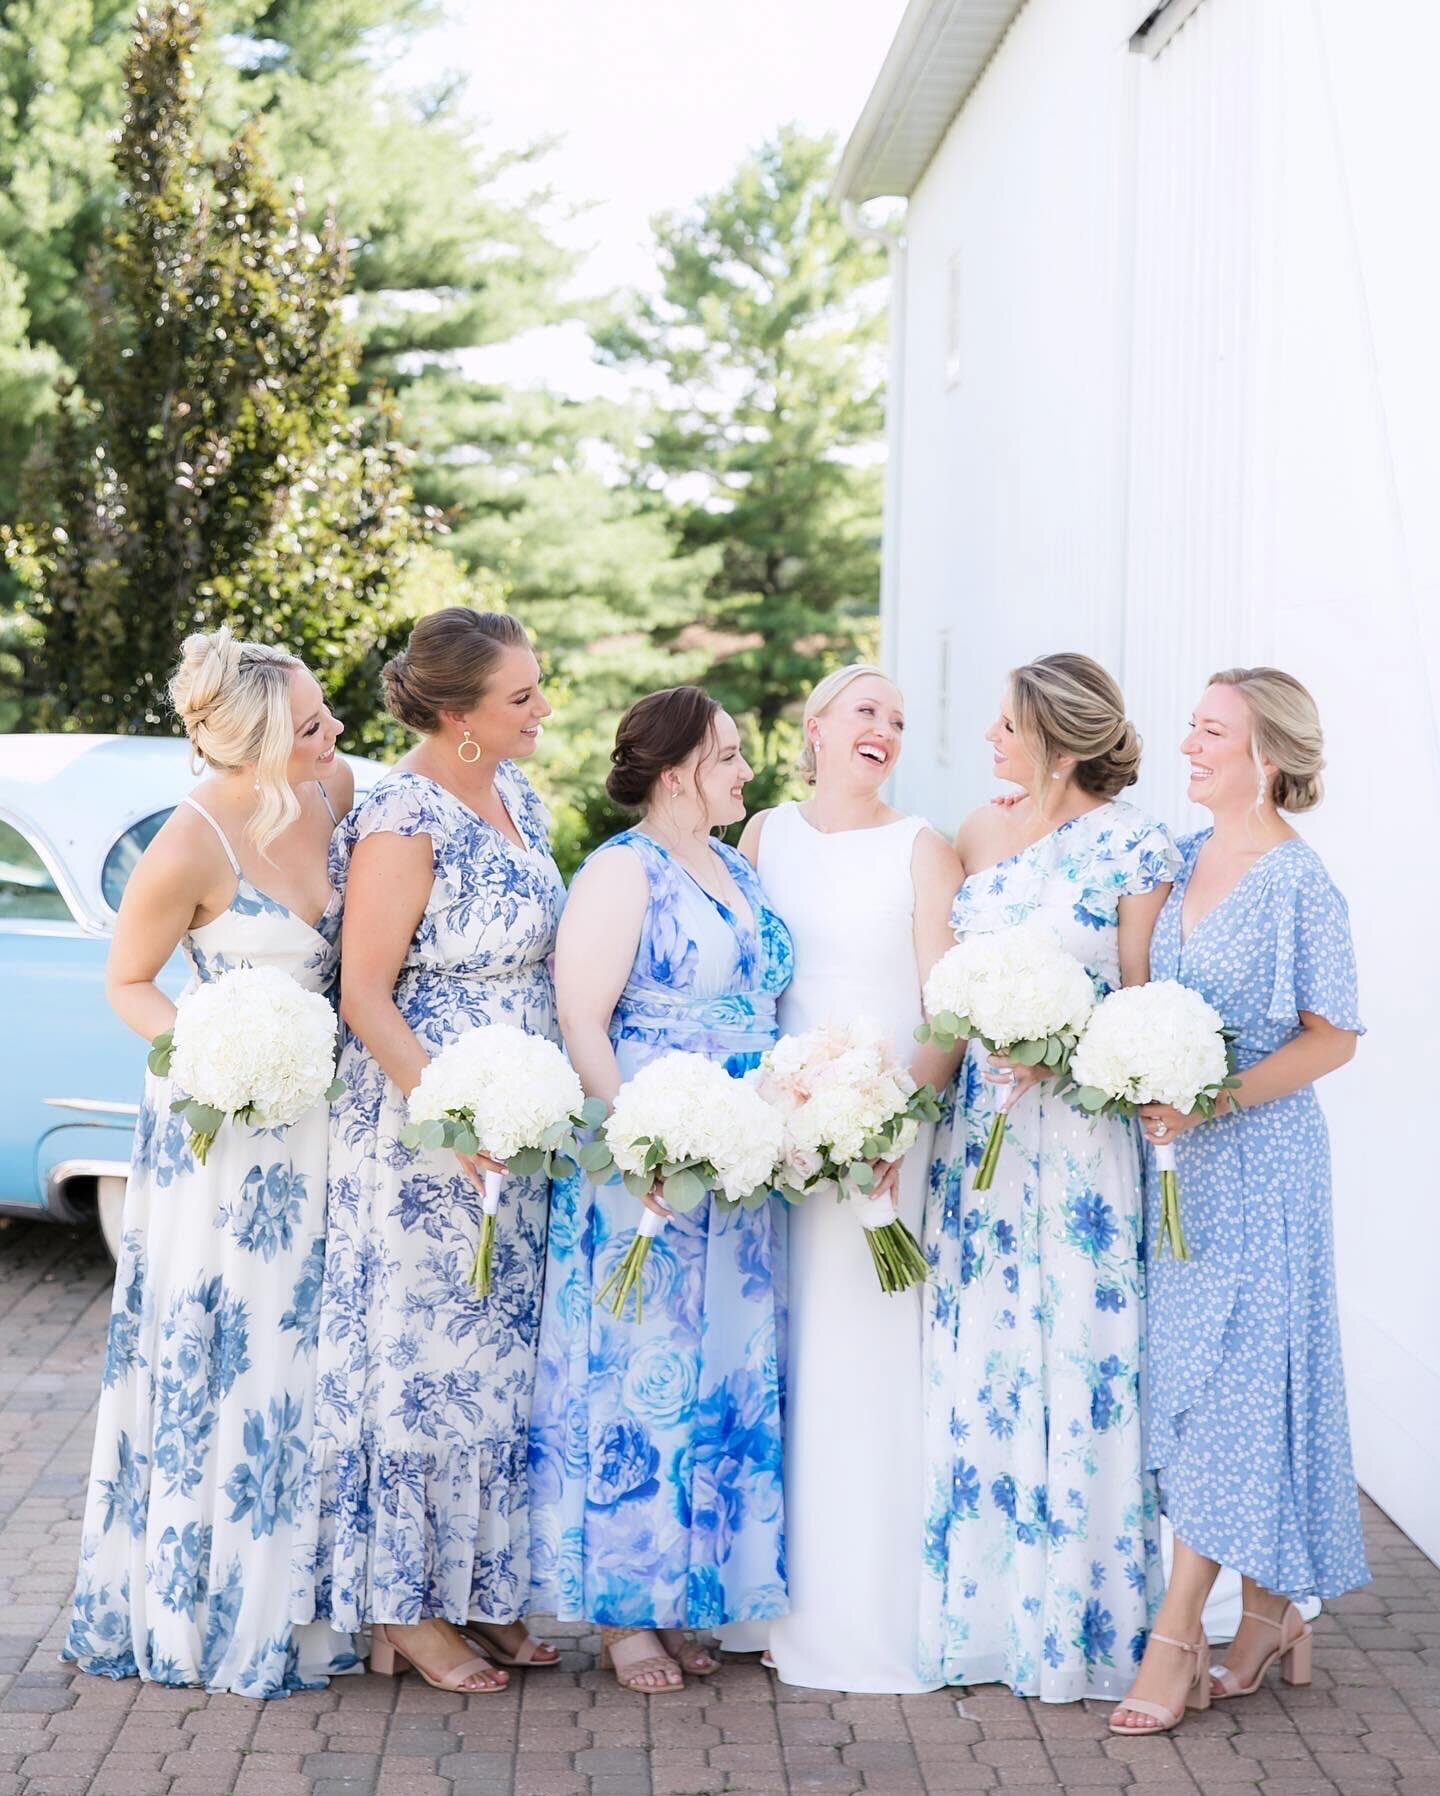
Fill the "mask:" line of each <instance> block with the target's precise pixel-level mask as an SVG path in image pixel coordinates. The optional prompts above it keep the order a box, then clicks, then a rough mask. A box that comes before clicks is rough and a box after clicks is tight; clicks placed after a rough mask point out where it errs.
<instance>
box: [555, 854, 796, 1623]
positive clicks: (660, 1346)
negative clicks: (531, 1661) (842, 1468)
mask: <svg viewBox="0 0 1440 1796" xmlns="http://www.w3.org/2000/svg"><path fill="white" fill-rule="evenodd" d="M597 852H598V853H600V854H635V855H638V856H639V857H640V860H641V861H642V863H643V865H644V867H645V871H646V875H647V877H648V879H649V882H650V907H649V910H648V912H647V914H646V918H645V924H644V928H643V931H642V934H641V938H640V944H639V947H638V949H637V950H636V955H635V963H634V967H633V969H632V971H631V974H630V978H629V981H628V982H627V984H626V986H625V990H624V992H623V994H622V995H621V998H620V1002H619V1004H618V1005H617V1007H616V1010H615V1015H614V1019H613V1021H612V1023H611V1027H610V1039H611V1042H612V1043H613V1044H614V1048H615V1054H616V1058H617V1060H618V1061H619V1065H620V1073H621V1077H622V1078H628V1077H629V1076H630V1075H632V1074H633V1073H635V1072H637V1071H638V1070H639V1069H640V1068H641V1067H642V1066H644V1065H645V1063H646V1062H647V1061H649V1060H652V1059H654V1058H655V1057H656V1056H657V1055H659V1054H662V1053H665V1052H666V1051H668V1050H670V1049H675V1048H683V1049H685V1050H687V1051H688V1052H691V1053H696V1054H706V1055H709V1056H710V1057H711V1058H712V1059H718V1060H723V1061H724V1063H725V1065H726V1067H727V1069H728V1070H729V1071H730V1072H732V1073H735V1074H739V1073H742V1072H745V1071H747V1070H748V1069H749V1068H750V1067H752V1066H754V1065H755V1064H756V1062H757V1061H758V1059H759V1057H760V1055H761V1054H762V1053H763V1052H764V1050H765V1049H766V1048H767V1047H769V1046H770V1044H771V1042H773V1041H774V1039H775V1035H776V1027H775V1007H776V1000H777V999H778V997H779V994H780V993H781V992H782V991H783V990H784V988H785V986H786V984H787V983H788V982H789V979H790V974H791V971H792V967H793V958H794V957H793V951H792V948H791V944H790V936H789V932H788V931H787V929H786V928H785V925H784V924H783V923H782V922H781V921H780V919H779V917H777V916H776V915H775V914H774V912H773V911H771V910H770V908H769V906H768V905H767V903H766V901H765V895H764V892H763V891H762V890H761V887H760V882H759V879H758V878H757V877H756V874H755V872H754V870H753V868H752V867H751V866H750V863H749V862H748V861H747V860H745V859H744V857H743V856H742V855H740V854H738V853H737V852H736V851H735V850H734V849H732V848H729V847H727V846H726V845H725V844H723V843H719V842H717V843H716V844H715V852H716V853H717V854H718V855H719V856H720V857H721V858H722V860H724V862H725V864H726V866H728V867H729V869H730V872H731V873H732V875H733V876H734V879H735V882H736V884H737V885H738V886H739V888H740V890H741V892H742V893H743V894H744V896H745V898H746V901H747V902H748V904H749V906H750V910H751V913H752V917H753V921H754V928H753V929H752V928H750V927H749V926H748V925H747V923H746V922H745V921H744V920H743V919H741V918H740V917H738V916H737V915H736V914H735V913H734V912H732V911H731V910H730V909H729V908H728V907H727V906H726V905H724V904H722V903H721V902H720V901H719V900H718V899H716V898H714V897H712V896H711V895H710V894H709V893H708V892H707V891H705V890H704V889H703V888H702V887H701V886H700V885H699V884H697V882H696V881H695V880H694V879H692V878H691V877H690V875H689V874H688V873H687V872H685V870H684V869H683V868H682V867H680V866H679V865H678V864H677V863H676V862H675V861H673V860H672V859H671V858H670V856H669V855H668V854H667V853H666V852H665V850H664V849H663V848H661V847H660V846H659V844H658V843H656V842H654V841H653V840H652V839H651V838H650V837H649V836H647V835H645V834H643V833H642V832H641V831H639V830H630V831H627V832H626V833H625V834H623V835H620V836H617V837H615V838H614V840H613V841H611V842H607V843H606V844H605V846H604V847H603V848H601V849H599V850H597ZM778 1211H779V1201H778V1200H772V1201H771V1202H770V1203H767V1204H765V1205H764V1206H763V1207H762V1208H760V1209H758V1210H752V1211H738V1210H728V1211H727V1210H724V1209H721V1208H720V1207H719V1206H718V1205H716V1204H714V1203H712V1201H711V1200H710V1199H709V1198H706V1199H704V1200H703V1201H702V1203H701V1204H700V1206H699V1207H698V1208H697V1209H695V1210H693V1211H692V1212H690V1213H689V1214H688V1215H682V1216H677V1217H676V1218H675V1219H674V1221H672V1222H670V1223H668V1224H667V1226H666V1227H665V1229H664V1230H663V1232H662V1233H661V1234H660V1235H659V1236H658V1237H657V1238H656V1240H655V1241H654V1242H653V1243H652V1245H651V1248H650V1254H649V1258H648V1260H647V1262H646V1270H645V1288H644V1318H643V1321H641V1322H638V1323H637V1322H636V1321H635V1320H634V1309H633V1305H632V1306H628V1307H627V1310H626V1314H625V1316H624V1318H623V1319H618V1320H617V1319H616V1318H615V1317H614V1316H612V1315H611V1313H610V1310H609V1308H608V1307H603V1306H599V1305H597V1304H596V1302H595V1293H596V1291H597V1290H598V1289H599V1288H600V1286H601V1285H603V1283H604V1282H605V1280H606V1279H607V1278H608V1277H609V1275H610V1273H611V1271H612V1270H613V1268H614V1267H615V1265H616V1264H617V1262H618V1260H619V1259H620V1257H621V1255H622V1254H623V1253H624V1252H625V1250H626V1248H628V1247H629V1245H630V1243H631V1242H632V1241H633V1240H634V1238H635V1230H636V1226H637V1224H638V1222H639V1219H640V1216H641V1214H642V1212H641V1208H640V1205H639V1202H638V1201H637V1200H636V1199H635V1198H633V1197H632V1196H631V1195H630V1194H629V1192H628V1191H627V1190H626V1189H625V1187H624V1185H623V1184H622V1183H620V1181H619V1180H618V1179H616V1180H613V1181H612V1182H610V1183H608V1184H604V1185H600V1186H595V1185H593V1184H591V1182H590V1181H589V1180H588V1179H586V1178H583V1177H576V1178H572V1179H569V1180H566V1181H564V1182H558V1183H557V1184H556V1186H555V1189H554V1194H553V1197H552V1202H551V1222H550V1257H549V1267H548V1270H547V1273H546V1284H545V1322H544V1327H543V1330H542V1333H541V1343H540V1365H539V1370H538V1373H537V1375H536V1384H535V1414H534V1420H533V1423H532V1426H531V1431H530V1491H531V1496H530V1502H531V1520H532V1527H533V1530H534V1547H533V1552H532V1565H533V1577H534V1603H535V1607H536V1608H537V1609H538V1610H542V1611H544V1612H545V1613H547V1614H552V1615H555V1616H558V1617H559V1618H560V1619H561V1620H563V1621H579V1620H584V1621H590V1622H597V1623H602V1624H604V1625H606V1626H612V1627H705V1628H711V1627H718V1626H719V1625H720V1624H721V1623H723V1622H730V1621H752V1620H764V1619H767V1618H769V1617H771V1616H775V1615H779V1614H781V1613H783V1611H784V1608H785V1600H786V1599H785V1545H784V1509H783V1501H782V1494H781V1366H782V1364H783V1359H782V1355H783V1341H782V1335H783V1323H784V1284H783V1264H782V1262H783V1241H784V1237H783V1233H782V1231H783V1227H784V1218H783V1216H782V1215H780V1214H778Z"/></svg>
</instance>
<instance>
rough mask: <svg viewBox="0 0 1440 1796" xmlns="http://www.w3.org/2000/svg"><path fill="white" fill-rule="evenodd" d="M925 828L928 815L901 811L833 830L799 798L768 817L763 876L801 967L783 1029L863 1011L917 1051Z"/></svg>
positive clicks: (783, 1008) (904, 1049)
mask: <svg viewBox="0 0 1440 1796" xmlns="http://www.w3.org/2000/svg"><path fill="white" fill-rule="evenodd" d="M925 827H926V824H925V819H924V818H923V817H901V818H899V819H898V820H897V821H896V822H894V823H889V824H886V825H885V826H884V827H883V828H879V829H847V830H841V831H839V832H837V833H836V834H833V835H827V834H826V833H825V832H824V831H823V830H818V829H816V828H814V826H813V825H812V824H809V823H807V822H806V821H805V818H804V817H803V816H802V815H801V812H800V807H799V806H798V805H796V804H782V805H780V806H778V807H777V808H776V809H775V810H774V811H773V812H772V813H771V815H770V816H768V817H767V818H766V819H765V828H764V832H763V833H762V835H761V837H760V862H759V871H760V883H761V884H762V885H763V886H764V888H765V892H766V895H767V896H768V898H769V899H770V902H771V904H772V905H773V906H774V907H775V909H776V910H777V911H778V912H779V913H780V915H781V916H782V917H784V919H785V921H786V922H787V923H788V924H789V926H790V933H791V935H792V936H793V938H794V941H795V976H794V978H793V979H792V980H791V982H790V985H789V987H788V988H787V989H786V991H785V992H784V993H783V994H782V996H781V999H780V1027H781V1030H782V1031H783V1032H784V1033H785V1034H787V1035H798V1034H800V1033H801V1032H803V1031H804V1030H806V1029H814V1028H817V1027H818V1026H819V1025H820V1024H821V1023H825V1022H832V1021H833V1022H847V1021H852V1020H857V1019H859V1018H862V1017H863V1018H867V1019H868V1020H870V1021H871V1022H875V1023H879V1024H880V1025H882V1026H883V1027H884V1028H886V1029H889V1030H890V1031H891V1032H892V1034H893V1038H894V1041H895V1047H896V1050H897V1051H898V1052H899V1054H900V1055H901V1056H902V1057H903V1058H904V1059H905V1060H907V1061H908V1060H909V1058H910V1056H911V1054H912V1053H913V1052H914V1048H915V1043H914V1030H915V1026H916V1024H917V1023H919V1022H920V1020H921V1016H922V1010H921V1003H920V974H919V970H918V968H917V966H916V962H915V940H914V933H915V930H914V924H915V884H914V879H913V877H912V875H911V871H910V863H911V859H912V857H913V855H914V852H915V838H916V837H917V836H918V835H919V834H920V832H921V831H922V830H923V829H924V828H925Z"/></svg>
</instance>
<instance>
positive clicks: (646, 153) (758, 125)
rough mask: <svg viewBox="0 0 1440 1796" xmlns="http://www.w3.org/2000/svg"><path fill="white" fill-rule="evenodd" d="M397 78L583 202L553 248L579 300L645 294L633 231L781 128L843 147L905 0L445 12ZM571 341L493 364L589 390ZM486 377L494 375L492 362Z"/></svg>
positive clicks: (458, 0) (640, 235)
mask: <svg viewBox="0 0 1440 1796" xmlns="http://www.w3.org/2000/svg"><path fill="white" fill-rule="evenodd" d="M446 10H447V25H446V27H445V29H444V30H443V31H439V32H436V33H435V34H434V35H433V37H432V38H431V39H430V40H429V41H427V42H426V43H424V44H423V45H422V46H421V47H420V48H419V50H418V51H417V52H416V53H415V54H414V55H413V56H412V57H411V58H410V59H409V62H408V64H406V65H404V66H403V68H402V73H403V74H404V75H406V76H411V77H414V78H416V79H424V78H426V77H429V76H431V75H435V74H438V73H439V72H440V71H441V70H443V69H446V68H450V69H455V70H457V71H460V72H463V73H464V74H465V76H466V77H467V79H468V83H469V100H468V105H469V108H470V110H471V111H472V112H473V113H474V114H475V115H476V117H477V118H479V119H480V120H482V121H486V122H487V125H488V128H487V130H486V132H485V137H486V141H487V142H490V143H493V144H496V145H497V146H498V145H512V144H521V143H526V142H530V141H533V140H534V139H535V138H538V137H556V138H559V139H560V140H561V141H560V142H559V144H558V146H557V148H556V150H555V151H554V153H553V155H551V156H550V157H549V158H548V160H547V178H548V180H549V182H550V184H551V185H552V186H554V187H555V188H556V189H557V190H558V192H559V194H560V195H561V197H562V198H563V199H564V200H566V201H572V202H594V204H593V209H592V210H591V211H590V212H589V213H588V214H587V215H586V216H585V217H584V219H583V220H581V221H579V222H578V223H577V224H576V225H575V226H574V227H572V229H571V230H570V231H568V232H567V233H566V236H567V238H568V240H569V241H571V242H572V243H575V244H576V245H578V246H582V247H584V248H586V249H588V250H589V251H590V252H591V253H590V254H589V256H588V257H587V260H586V264H585V268H584V271H583V273H582V275H581V277H580V282H579V285H580V286H581V287H582V288H583V289H584V290H587V291H604V290H607V289H609V288H612V287H616V286H627V285H636V284H645V283H646V282H647V281H648V280H649V279H650V278H651V275H652V264H651V262H650V259H649V256H648V253H647V235H648V233H647V224H648V221H649V219H650V218H651V217H652V215H653V214H654V213H656V212H658V211H663V210H667V209H670V208H673V207H677V206H685V205H688V204H689V203H690V202H692V201H693V200H695V199H696V198H697V197H698V196H699V195H701V194H703V193H705V192H708V191H710V190H712V189H714V188H716V187H718V186H720V185H721V184H722V183H723V182H724V181H725V180H726V178H727V177H728V176H729V175H730V173H731V171H732V170H733V169H734V168H735V166H736V164H737V163H738V162H739V161H740V160H741V158H742V157H743V156H744V155H745V153H746V151H747V150H749V149H751V148H752V147H753V146H754V145H756V144H758V143H760V142H761V141H763V139H764V138H765V137H766V136H768V135H769V134H770V133H771V132H773V131H774V130H776V129H777V127H779V126H780V125H782V124H785V123H788V122H795V123H797V124H799V125H801V126H803V127H805V128H806V129H807V130H812V131H825V130H832V131H834V132H836V133H837V134H838V135H839V136H840V137H841V139H842V140H843V138H844V137H845V136H846V135H848V133H849V131H850V129H851V127H852V126H853V125H854V123H855V121H856V119H857V118H858V117H859V114H860V109H861V107H862V106H863V105H864V103H865V98H866V96H867V94H868V93H869V91H870V87H871V85H872V83H873V81H874V79H875V76H876V74H877V73H878V72H879V69H880V65H881V63H882V61H883V60H884V57H885V52H886V50H887V49H888V48H889V45H890V40H891V38H892V37H893V36H894V32H895V27H896V25H897V24H898V22H899V19H900V16H901V14H902V13H903V12H904V10H905V0H703V3H702V0H447V8H446ZM585 359H586V358H585V355H584V352H583V349H582V348H581V346H580V345H579V344H578V343H577V342H574V341H571V342H569V343H566V342H564V341H562V342H559V343H557V342H556V341H555V340H554V337H553V334H552V335H551V336H550V337H549V338H548V339H547V340H546V341H545V342H543V343H536V342H532V343H530V344H522V345H520V346H518V348H513V349H510V350H507V351H506V352H505V361H504V372H505V374H506V375H508V376H509V377H510V378H518V379H527V378H548V379H551V380H556V381H558V382H559V383H560V384H562V385H564V386H566V387H567V388H570V389H572V390H576V389H590V390H595V388H593V387H592V383H591V377H590V376H589V375H588V373H587V371H586V367H585ZM485 366H486V370H487V371H493V372H496V373H499V372H500V371H501V370H500V367H499V366H498V365H497V364H496V363H495V362H494V361H493V360H492V361H488V362H487V363H486V364H485Z"/></svg>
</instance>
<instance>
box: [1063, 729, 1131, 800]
mask: <svg viewBox="0 0 1440 1796" xmlns="http://www.w3.org/2000/svg"><path fill="white" fill-rule="evenodd" d="M1140 746H1141V745H1140V732H1139V731H1138V730H1137V729H1136V728H1135V725H1134V724H1133V723H1131V721H1130V719H1129V718H1128V717H1122V718H1121V720H1120V729H1119V733H1118V735H1117V736H1116V738H1115V741H1114V744H1113V746H1111V747H1110V748H1107V749H1103V750H1102V751H1101V752H1100V753H1099V754H1098V755H1091V756H1090V757H1089V759H1088V760H1084V761H1077V762H1076V763H1075V784H1076V785H1077V786H1078V787H1079V788H1080V790H1081V791H1082V792H1088V793H1090V795H1091V796H1092V797H1094V798H1114V797H1115V796H1116V794H1117V793H1120V792H1123V791H1124V790H1125V788H1126V787H1127V786H1133V785H1134V784H1135V782H1136V780H1137V779H1139V777H1140Z"/></svg>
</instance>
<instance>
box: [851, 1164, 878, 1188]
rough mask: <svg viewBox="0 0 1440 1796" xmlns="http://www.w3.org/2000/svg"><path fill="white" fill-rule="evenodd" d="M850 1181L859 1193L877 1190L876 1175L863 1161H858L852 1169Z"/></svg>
mask: <svg viewBox="0 0 1440 1796" xmlns="http://www.w3.org/2000/svg"><path fill="white" fill-rule="evenodd" d="M849 1179H850V1183H851V1184H852V1185H853V1186H854V1187H855V1189H856V1190H857V1191H873V1190H874V1189H875V1174H874V1173H873V1172H872V1171H871V1169H870V1168H869V1167H868V1166H867V1165H866V1164H865V1162H864V1161H863V1160H860V1161H857V1162H856V1163H855V1165H854V1166H852V1167H851V1168H850V1173H849Z"/></svg>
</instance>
